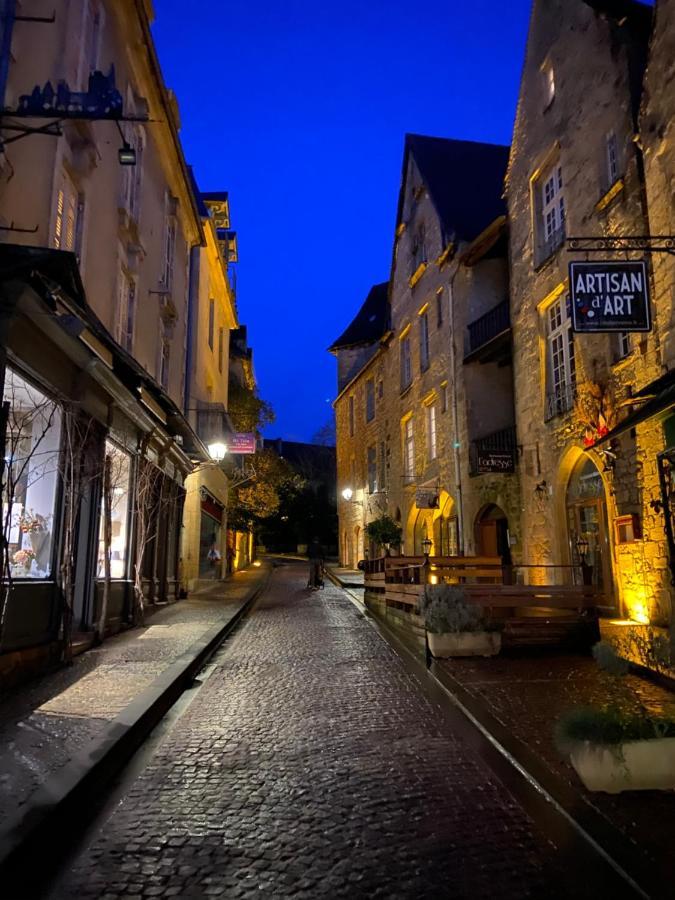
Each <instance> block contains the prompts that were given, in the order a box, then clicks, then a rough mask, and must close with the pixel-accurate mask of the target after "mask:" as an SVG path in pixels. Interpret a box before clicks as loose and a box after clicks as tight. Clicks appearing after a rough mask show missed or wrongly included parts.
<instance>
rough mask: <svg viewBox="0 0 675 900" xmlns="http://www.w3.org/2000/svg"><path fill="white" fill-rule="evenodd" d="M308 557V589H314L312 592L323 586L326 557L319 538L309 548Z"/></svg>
mask: <svg viewBox="0 0 675 900" xmlns="http://www.w3.org/2000/svg"><path fill="white" fill-rule="evenodd" d="M307 556H308V557H309V582H308V584H307V587H310V588H312V590H318V589H319V588H320V587H322V586H323V564H324V560H325V557H326V554H325V552H324V549H323V547H322V546H321V544H320V543H319V539H318V537H314V538H312V541H311V543H310V544H309V546H308V547H307Z"/></svg>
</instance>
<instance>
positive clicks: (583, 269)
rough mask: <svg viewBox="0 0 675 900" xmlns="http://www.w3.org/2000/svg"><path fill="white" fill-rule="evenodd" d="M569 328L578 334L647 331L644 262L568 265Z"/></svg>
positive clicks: (610, 261)
mask: <svg viewBox="0 0 675 900" xmlns="http://www.w3.org/2000/svg"><path fill="white" fill-rule="evenodd" d="M569 275H570V290H571V295H572V328H573V330H574V331H577V332H584V333H592V332H597V333H603V332H612V331H624V332H625V331H628V332H631V331H650V330H651V317H650V314H649V281H648V278H647V263H646V262H645V261H644V260H643V259H641V260H625V261H623V262H615V261H614V260H601V261H595V262H571V263H570V266H569Z"/></svg>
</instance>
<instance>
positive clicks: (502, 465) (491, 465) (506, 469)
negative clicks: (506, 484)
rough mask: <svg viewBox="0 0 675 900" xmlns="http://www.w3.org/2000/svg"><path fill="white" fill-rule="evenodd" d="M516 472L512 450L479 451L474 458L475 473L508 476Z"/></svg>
mask: <svg viewBox="0 0 675 900" xmlns="http://www.w3.org/2000/svg"><path fill="white" fill-rule="evenodd" d="M515 471H516V460H515V456H514V453H513V451H512V450H479V451H478V452H477V456H476V472H477V474H478V475H485V474H487V473H488V472H501V473H502V474H506V475H510V474H511V473H513V472H515Z"/></svg>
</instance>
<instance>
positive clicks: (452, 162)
mask: <svg viewBox="0 0 675 900" xmlns="http://www.w3.org/2000/svg"><path fill="white" fill-rule="evenodd" d="M410 153H412V156H413V158H414V160H415V162H416V164H417V167H418V169H419V171H420V174H421V176H422V178H423V179H424V183H425V184H426V187H427V189H428V191H429V194H430V196H431V200H432V202H433V204H434V206H435V208H436V212H437V213H438V216H439V218H440V220H441V225H442V227H443V231H444V235H445V237H446V239H448V240H450V239H454V240H455V241H457V240H464V241H471V240H473V239H474V238H475V237H477V236H478V235H479V234H480V233H481V231H483V230H484V229H485V228H487V226H488V225H490V224H491V223H492V222H493V221H494V220H495V219H496V218H497V217H498V216H503V215H505V213H506V203H505V202H504V200H503V199H502V195H503V193H504V176H505V175H506V166H507V163H508V160H509V147H507V146H502V145H501V144H483V143H480V142H478V141H458V140H454V139H452V138H438V137H426V136H425V135H421V134H407V135H406V136H405V150H404V154H403V183H402V187H401V194H400V198H399V210H398V218H397V224H398V223H399V222H400V221H401V215H402V210H403V198H404V189H403V188H404V184H405V176H406V173H407V168H408V155H409V154H410Z"/></svg>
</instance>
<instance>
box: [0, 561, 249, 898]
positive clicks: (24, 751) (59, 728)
mask: <svg viewBox="0 0 675 900" xmlns="http://www.w3.org/2000/svg"><path fill="white" fill-rule="evenodd" d="M262 578H263V575H262V574H261V572H260V570H258V569H254V570H251V571H250V572H242V573H239V574H238V575H237V576H235V577H234V578H233V579H232V580H231V581H228V582H226V583H225V585H224V584H223V583H222V582H221V583H220V584H219V585H218V586H215V587H214V588H213V590H207V591H205V592H203V593H201V594H198V595H195V596H194V598H191V599H189V600H181V601H180V602H178V603H176V604H173V605H171V606H167V607H165V608H163V609H159V610H158V611H157V612H155V613H154V614H153V615H152V616H151V617H150V618H149V619H148V621H147V625H146V626H145V627H143V628H136V629H132V630H130V631H127V632H125V633H123V634H119V635H116V636H114V637H112V638H109V639H108V640H107V641H105V643H103V644H102V645H101V646H100V647H97V648H94V649H91V650H88V651H87V652H86V653H83V654H82V655H80V656H77V657H75V659H74V661H73V665H72V666H70V667H68V668H63V669H59V670H58V671H56V672H53V673H51V674H48V675H45V676H43V677H42V678H40V679H37V680H35V681H33V682H31V683H29V684H26V685H24V686H22V687H20V688H17V689H16V690H14V691H12V692H11V693H10V694H9V695H8V696H6V697H3V698H2V700H1V701H0V824H2V823H3V822H4V821H6V820H7V819H8V818H9V817H10V816H11V815H12V814H13V813H14V812H16V810H17V809H19V808H20V807H21V806H22V805H23V804H24V803H25V802H26V800H27V799H28V798H29V797H30V796H31V795H32V794H33V793H34V792H35V790H36V789H37V788H38V787H39V786H40V785H41V784H42V783H43V782H44V781H45V780H46V779H47V778H48V777H49V776H50V775H53V774H54V773H56V772H59V771H60V770H61V769H63V767H64V766H66V765H67V764H68V762H69V761H70V760H71V759H72V757H73V755H74V754H76V753H78V752H80V751H83V750H85V749H86V748H87V746H88V745H89V744H90V743H91V741H92V740H93V739H94V738H95V737H97V736H98V735H99V734H100V733H101V732H102V730H103V729H104V728H105V726H106V725H107V724H108V723H109V722H111V721H112V720H113V719H114V718H115V716H117V715H118V713H119V712H120V711H121V710H122V709H124V707H125V706H126V705H127V704H128V703H130V702H131V701H132V700H134V698H135V697H137V696H138V694H139V693H140V692H141V691H142V690H143V689H144V688H146V687H147V686H148V685H149V684H150V683H151V682H152V681H153V680H154V679H155V678H156V677H157V676H158V675H159V674H160V673H161V672H163V671H164V670H165V669H166V668H167V667H168V666H170V665H171V663H173V662H174V660H175V659H177V658H178V657H179V656H180V655H181V654H182V653H184V652H185V651H186V650H188V649H189V647H190V646H191V644H193V643H194V642H195V641H196V640H198V638H199V637H200V636H201V635H203V634H204V633H205V632H206V631H208V630H209V629H210V628H212V627H214V626H216V625H218V623H220V622H222V623H223V624H224V623H225V622H227V621H228V620H229V619H230V618H231V616H232V615H233V614H234V612H236V610H237V609H239V607H240V606H241V604H242V603H243V602H244V599H245V598H246V597H247V596H248V595H249V594H250V592H251V590H252V584H254V583H258V582H260V581H261V580H262ZM1 893H2V892H1V890H0V896H1Z"/></svg>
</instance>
